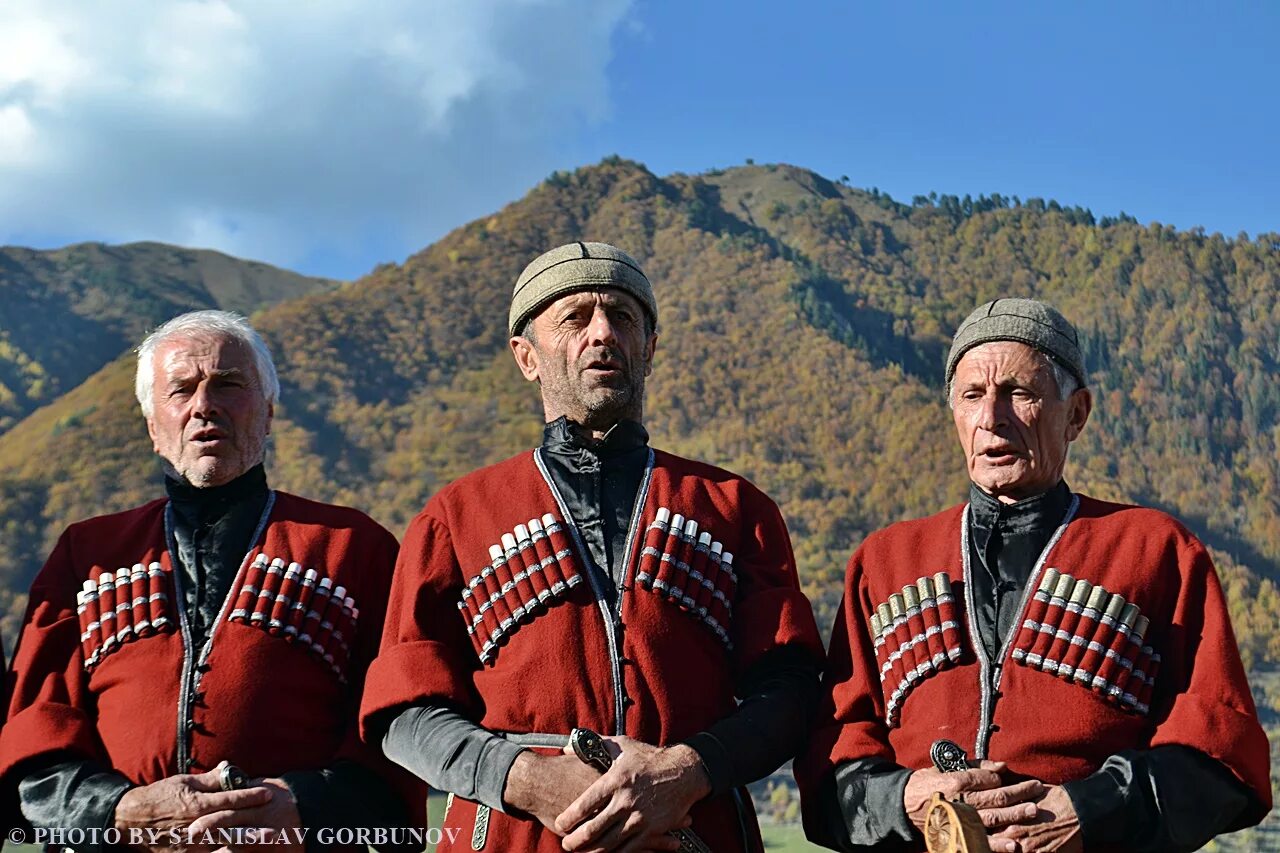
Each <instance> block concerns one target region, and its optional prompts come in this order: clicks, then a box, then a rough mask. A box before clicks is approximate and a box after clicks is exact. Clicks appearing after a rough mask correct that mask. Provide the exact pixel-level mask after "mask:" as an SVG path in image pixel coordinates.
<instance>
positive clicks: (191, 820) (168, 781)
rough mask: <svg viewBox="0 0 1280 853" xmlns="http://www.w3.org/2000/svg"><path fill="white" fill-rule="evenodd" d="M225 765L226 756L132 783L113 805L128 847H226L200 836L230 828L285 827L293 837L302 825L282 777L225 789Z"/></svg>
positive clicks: (294, 850)
mask: <svg viewBox="0 0 1280 853" xmlns="http://www.w3.org/2000/svg"><path fill="white" fill-rule="evenodd" d="M225 766H226V762H225V761H224V762H222V763H221V764H219V765H218V766H217V767H215V768H213V769H212V770H210V771H208V772H206V773H195V774H187V773H184V774H179V775H177V776H168V777H166V778H164V779H161V780H160V781H158V782H152V783H151V784H150V785H140V786H138V787H137V788H131V789H130V790H128V791H126V792H125V794H124V796H122V797H121V798H120V802H119V803H117V804H116V811H115V827H116V828H117V829H119V830H120V832H121V834H122V835H123V836H124V840H125V841H126V842H128V843H130V845H131V846H134V847H136V848H140V849H145V850H150V851H156V853H160V851H184V850H210V849H226V848H224V847H220V846H219V845H205V844H201V843H199V839H200V838H201V837H203V836H204V835H205V833H207V832H212V833H214V835H215V837H216V835H217V833H218V830H221V829H232V828H234V827H253V828H257V829H271V830H276V831H280V830H289V837H291V838H294V837H297V836H296V835H295V834H294V831H295V830H298V829H299V828H300V827H301V826H302V822H301V819H300V818H299V815H298V806H297V803H296V802H294V799H293V794H292V792H290V790H289V787H288V786H287V785H286V784H285V783H284V782H283V781H282V780H280V779H253V780H252V781H251V783H250V785H249V787H246V788H241V789H238V790H232V791H224V790H222V785H221V779H220V774H221V772H222V769H223V767H225ZM134 839H140V840H141V841H142V843H141V844H137V843H135V842H134ZM271 849H272V850H280V849H284V850H287V851H290V853H301V851H302V849H303V848H302V846H301V845H292V844H276V843H273V844H272V845H271Z"/></svg>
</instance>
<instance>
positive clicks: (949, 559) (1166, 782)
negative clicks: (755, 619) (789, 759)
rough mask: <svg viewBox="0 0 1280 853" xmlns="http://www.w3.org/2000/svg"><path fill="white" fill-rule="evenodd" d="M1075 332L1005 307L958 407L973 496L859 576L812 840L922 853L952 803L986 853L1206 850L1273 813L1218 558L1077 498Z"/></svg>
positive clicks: (842, 626)
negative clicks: (1072, 461) (1069, 467)
mask: <svg viewBox="0 0 1280 853" xmlns="http://www.w3.org/2000/svg"><path fill="white" fill-rule="evenodd" d="M1087 380H1088V374H1087V372H1086V371H1085V368H1084V364H1083V359H1082V358H1081V350H1080V341H1079V338H1078V337H1077V334H1076V330H1075V329H1074V327H1073V326H1072V325H1071V323H1069V322H1068V321H1067V319H1066V318H1065V317H1063V315H1062V314H1061V313H1059V312H1058V311H1057V310H1056V309H1054V308H1053V307H1051V306H1049V305H1047V304H1045V303H1043V302H1039V301H1036V300H1032V299H997V300H995V301H992V302H988V303H986V304H985V305H982V306H980V307H979V308H978V309H977V310H975V311H974V312H973V313H972V314H970V315H969V316H968V317H967V318H965V320H964V322H962V323H961V324H960V328H959V330H958V331H957V332H956V335H955V339H954V342H953V344H952V347H951V352H950V355H949V356H948V358H947V367H946V389H947V401H948V404H949V405H950V407H951V413H952V416H953V419H954V421H955V425H956V431H957V433H958V435H959V438H960V446H961V449H962V451H963V453H964V459H965V464H966V466H967V469H968V474H969V479H970V481H971V483H970V488H969V500H968V502H967V503H966V504H963V505H961V506H957V507H953V508H952V509H949V510H946V511H944V512H941V513H939V514H938V515H935V516H931V517H929V518H925V519H919V520H915V521H907V522H902V523H900V524H895V525H892V526H891V527H889V528H886V529H885V530H882V531H879V532H877V533H874V534H872V535H871V536H870V537H868V538H867V539H866V541H865V542H863V544H862V546H861V547H860V548H859V549H858V550H857V552H856V553H855V554H854V555H853V557H852V558H851V560H850V561H849V567H848V573H847V576H846V581H845V597H844V601H843V603H842V605H841V609H840V612H839V615H838V616H837V620H836V626H835V630H834V633H833V636H832V639H831V643H830V658H829V660H828V667H827V672H826V676H825V680H824V688H825V693H826V695H825V697H824V700H823V704H822V706H821V708H820V710H819V714H818V723H817V726H816V727H815V731H814V736H813V740H812V742H811V744H810V747H809V749H808V750H807V752H806V755H805V757H804V759H803V760H802V761H801V762H798V766H797V776H798V777H799V779H800V782H801V791H802V803H803V807H804V815H805V826H806V829H807V831H808V834H809V837H810V838H811V839H813V840H814V841H817V842H818V843H820V844H823V845H826V846H829V847H831V848H833V849H837V850H904V849H905V850H909V849H918V850H919V849H924V844H923V837H922V834H921V833H922V831H923V829H924V824H925V815H926V813H927V811H928V803H929V799H930V797H931V796H932V794H934V793H935V792H938V793H942V794H943V795H944V796H946V797H948V798H949V799H952V800H958V801H960V802H964V803H966V804H967V805H970V806H972V807H973V808H975V809H976V810H977V812H978V815H979V817H980V818H981V819H982V823H983V825H984V827H985V828H986V830H987V833H988V840H989V843H990V846H991V849H992V850H996V851H1036V850H1108V849H1118V850H1129V851H1156V850H1159V851H1166V850H1195V849H1198V848H1199V847H1200V846H1202V845H1203V844H1204V843H1205V842H1207V841H1208V840H1209V839H1211V838H1213V837H1214V836H1215V835H1217V834H1218V833H1220V832H1224V831H1230V830H1234V829H1239V828H1242V827H1245V826H1251V825H1253V824H1256V823H1257V822H1258V821H1260V820H1261V819H1262V818H1263V816H1265V815H1266V813H1267V811H1268V810H1269V809H1270V808H1271V787H1270V780H1269V756H1268V753H1269V750H1268V746H1267V739H1266V736H1265V735H1264V734H1263V731H1262V728H1261V726H1260V725H1259V723H1258V718H1257V713H1256V711H1255V709H1254V704H1253V699H1252V696H1251V695H1250V692H1249V686H1248V684H1247V682H1246V681H1245V675H1244V668H1243V666H1242V665H1241V662H1240V655H1239V651H1238V648H1237V646H1236V642H1235V637H1234V635H1233V634H1232V631H1231V623H1230V620H1229V619H1228V616H1227V610H1226V603H1225V601H1224V598H1223V594H1222V589H1221V587H1220V585H1219V583H1218V578H1217V575H1216V574H1215V572H1214V568H1213V564H1212V562H1211V561H1210V558H1209V555H1208V553H1207V552H1206V550H1205V548H1204V547H1203V546H1202V545H1201V544H1200V542H1199V541H1197V540H1196V538H1195V537H1194V536H1193V535H1192V534H1191V533H1190V532H1189V531H1188V530H1187V529H1186V528H1185V527H1183V526H1182V525H1181V524H1179V523H1178V522H1177V521H1176V520H1174V519H1173V518H1170V517H1169V516H1168V515H1165V514H1164V513H1162V512H1158V511H1156V510H1152V509H1145V508H1142V507H1136V506H1127V505H1122V504H1114V503H1105V502H1103V501H1099V500H1095V499H1093V498H1089V497H1086V496H1084V495H1080V494H1076V493H1073V492H1072V491H1071V489H1070V488H1069V487H1068V486H1067V484H1066V481H1065V480H1064V479H1063V469H1064V467H1065V465H1066V461H1067V449H1068V447H1069V446H1070V444H1071V442H1072V441H1074V440H1075V439H1076V438H1077V437H1078V436H1079V435H1080V432H1081V430H1082V429H1083V428H1084V426H1085V422H1086V421H1087V420H1088V418H1089V413H1090V410H1091V408H1092V405H1093V400H1092V396H1091V394H1090V392H1089V389H1088V387H1087Z"/></svg>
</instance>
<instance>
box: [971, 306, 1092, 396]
mask: <svg viewBox="0 0 1280 853" xmlns="http://www.w3.org/2000/svg"><path fill="white" fill-rule="evenodd" d="M992 341H1017V342H1019V343H1023V344H1026V345H1027V346H1030V347H1035V348H1036V349H1038V350H1040V352H1042V353H1044V354H1045V355H1047V356H1049V357H1051V358H1052V359H1053V360H1054V361H1056V362H1058V363H1059V364H1060V365H1062V366H1063V367H1065V368H1066V369H1067V370H1069V371H1070V372H1071V374H1072V375H1073V376H1075V378H1076V379H1078V380H1079V381H1080V384H1081V385H1086V384H1087V383H1086V382H1085V376H1084V358H1083V357H1082V356H1081V355H1080V336H1079V335H1077V334H1076V329H1075V327H1074V326H1072V325H1071V323H1069V322H1068V321H1067V318H1066V317H1063V316H1062V313H1061V312H1060V311H1058V309H1056V308H1054V307H1053V306H1052V305H1049V304H1048V303H1046V302H1041V301H1040V300H1038V299H993V300H992V301H990V302H987V303H985V304H984V305H980V306H978V308H977V310H975V311H974V312H973V313H972V314H970V315H969V316H968V317H965V318H964V322H963V323H961V324H960V328H958V329H956V336H955V338H954V339H953V340H952V342H951V353H950V354H949V355H948V356H947V384H948V385H950V384H951V377H953V376H954V375H955V372H956V365H957V364H959V362H960V358H961V356H963V355H964V354H965V353H966V352H968V351H969V350H971V349H973V348H974V347H976V346H978V345H980V344H986V343H991V342H992Z"/></svg>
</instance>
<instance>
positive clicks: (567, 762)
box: [502, 750, 600, 835]
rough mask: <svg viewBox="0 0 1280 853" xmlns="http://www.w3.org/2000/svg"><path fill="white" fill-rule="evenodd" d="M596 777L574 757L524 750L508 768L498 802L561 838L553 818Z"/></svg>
mask: <svg viewBox="0 0 1280 853" xmlns="http://www.w3.org/2000/svg"><path fill="white" fill-rule="evenodd" d="M599 778H600V771H598V770H596V769H595V768H594V767H592V766H591V765H589V764H584V763H583V762H582V761H580V760H579V759H578V757H577V756H575V755H540V754H539V753H536V752H532V751H528V750H526V751H525V752H522V753H520V754H519V755H518V756H516V760H515V763H514V764H512V765H511V772H509V773H508V774H507V784H506V787H505V788H504V789H503V792H502V800H503V802H504V803H506V804H507V806H509V807H510V808H512V809H515V810H517V811H520V812H524V813H525V814H527V815H530V816H532V817H535V818H537V819H538V821H539V822H540V823H541V824H542V825H543V826H545V827H546V828H547V829H550V830H551V831H552V832H555V833H556V834H557V835H564V833H563V832H559V831H557V830H556V818H557V817H559V816H560V813H561V812H563V811H564V810H565V809H566V808H567V807H568V806H569V804H570V803H572V802H573V801H574V800H576V799H577V798H578V797H579V796H580V795H581V794H582V792H583V791H585V790H586V789H587V788H588V787H589V786H590V785H591V783H592V782H594V781H596V780H597V779H599Z"/></svg>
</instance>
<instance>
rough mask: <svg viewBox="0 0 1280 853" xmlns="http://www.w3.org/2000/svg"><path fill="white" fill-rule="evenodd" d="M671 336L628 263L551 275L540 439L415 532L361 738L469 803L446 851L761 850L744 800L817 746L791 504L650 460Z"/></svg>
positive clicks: (454, 492) (712, 475) (531, 306)
mask: <svg viewBox="0 0 1280 853" xmlns="http://www.w3.org/2000/svg"><path fill="white" fill-rule="evenodd" d="M657 319H658V306H657V301H656V299H655V298H654V293H653V288H652V286H651V285H650V283H649V280H648V278H647V277H646V276H645V274H644V272H643V271H642V270H641V267H640V265H639V263H638V262H637V261H636V260H635V259H634V258H632V257H631V256H630V255H628V254H627V253H625V252H623V251H621V250H620V249H618V248H616V247H614V246H610V245H607V244H604V243H570V244H568V245H565V246H561V247H559V248H556V249H553V250H551V251H550V252H547V253H545V254H543V255H541V256H540V257H538V258H537V259H536V260H534V261H533V262H532V263H530V264H529V265H528V267H526V268H525V270H524V272H523V273H521V275H520V277H519V279H518V280H517V281H516V285H515V291H514V293H513V295H512V300H511V311H510V315H509V317H508V321H507V322H508V330H509V332H510V336H511V339H510V341H511V350H512V353H513V355H514V356H515V360H516V364H517V366H518V367H519V369H520V371H521V373H522V374H523V375H524V376H525V378H526V379H528V380H530V381H536V382H537V383H538V385H539V388H540V392H541V396H542V404H543V412H544V416H545V422H546V426H545V428H544V433H543V442H542V445H541V447H539V448H537V449H536V450H534V451H533V452H525V453H521V454H519V455H518V456H515V457H513V458H512V459H509V460H507V461H505V462H501V463H499V464H497V465H494V466H491V467H489V468H485V469H483V470H480V471H477V472H475V473H473V474H470V475H468V476H466V477H464V478H462V479H461V480H458V481H456V482H454V483H452V484H451V485H449V486H448V487H446V488H445V489H444V490H442V491H441V492H439V493H438V494H436V495H435V496H434V497H433V498H432V499H431V500H430V501H429V502H428V503H427V506H426V508H425V509H424V510H423V511H422V513H421V514H419V515H418V517H417V518H415V519H414V521H413V522H412V523H411V524H410V526H409V530H408V532H407V533H406V535H405V541H404V545H403V547H402V549H401V557H400V562H399V564H398V565H397V569H396V577H395V581H394V585H393V589H392V593H391V603H390V610H389V617H388V621H387V627H386V633H385V635H384V639H383V645H382V650H381V652H380V653H379V657H378V658H377V660H376V661H375V662H374V664H373V666H372V667H371V669H370V671H369V675H368V679H367V681H366V692H365V699H364V703H363V708H362V717H363V726H364V730H365V736H366V738H368V739H378V738H381V742H382V744H383V748H384V750H385V751H386V753H387V755H388V756H389V757H391V758H392V759H393V760H395V761H397V762H399V763H401V764H403V765H404V766H405V767H407V768H409V769H410V770H412V771H413V772H415V773H417V774H418V775H419V776H421V777H422V778H423V779H425V780H426V781H427V782H429V783H430V784H431V785H433V786H435V787H437V788H440V789H443V790H447V791H450V792H452V793H453V794H454V795H455V796H453V797H452V798H451V805H450V807H449V812H448V816H447V817H446V819H445V825H446V826H461V827H463V828H464V830H466V831H465V832H464V834H463V836H460V837H459V838H458V839H457V840H456V841H446V842H442V847H441V848H440V849H441V850H452V849H473V850H522V851H526V850H527V851H532V850H538V851H546V852H547V853H549V851H558V850H561V849H564V850H622V851H639V850H686V851H705V850H715V851H717V853H723V851H756V850H760V849H762V844H761V839H760V834H759V829H758V828H757V826H756V822H755V815H754V813H753V811H752V809H751V800H750V797H749V796H748V795H747V794H746V792H745V790H744V789H743V786H744V785H745V784H747V783H748V782H752V781H754V780H756V779H759V778H761V777H763V776H765V775H767V774H768V773H770V772H772V771H773V770H774V769H776V768H777V767H778V766H779V765H780V764H782V763H783V762H784V761H786V760H787V759H788V758H790V757H792V755H794V753H795V751H796V749H797V748H798V747H799V746H800V745H801V743H802V742H803V740H804V735H805V731H806V729H807V726H808V722H809V719H810V716H811V712H812V709H813V706H814V704H815V702H816V697H817V691H818V686H817V675H818V671H819V669H820V667H821V660H822V654H823V651H822V646H821V641H820V639H819V637H818V634H817V629H816V627H815V625H814V620H813V614H812V611H811V609H810V606H809V602H808V601H807V600H806V599H805V597H804V595H803V593H801V591H800V589H799V585H798V583H797V578H796V568H795V561H794V559H793V557H792V554H791V546H790V542H789V540H788V536H787V529H786V525H785V524H784V523H783V520H782V517H781V515H780V513H779V512H778V509H777V507H776V506H774V504H773V502H772V501H770V500H769V498H767V497H766V496H765V495H764V494H763V493H762V492H760V491H759V490H758V489H757V488H755V487H754V486H753V485H751V483H749V482H747V481H746V480H744V479H742V478H741V477H738V476H735V475H733V474H731V473H729V472H727V471H723V470H721V469H718V468H714V467H712V466H710V465H705V464H702V463H699V462H694V461H691V460H688V459H681V458H679V457H677V456H674V455H672V454H669V453H665V452H662V451H658V450H653V449H651V448H650V447H649V445H648V438H649V437H648V433H646V432H645V429H644V427H643V426H642V425H641V420H642V417H643V406H644V389H645V378H646V377H647V376H648V375H649V373H650V370H651V369H652V366H653V359H654V353H655V349H656V346H657ZM737 699H741V703H740V704H739V703H738V702H737Z"/></svg>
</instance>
